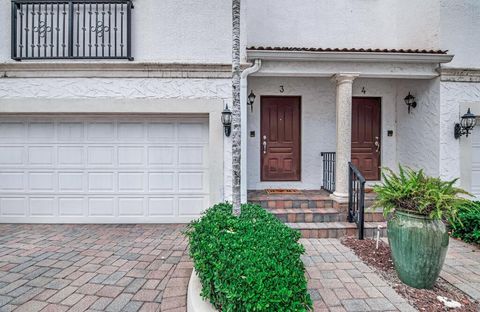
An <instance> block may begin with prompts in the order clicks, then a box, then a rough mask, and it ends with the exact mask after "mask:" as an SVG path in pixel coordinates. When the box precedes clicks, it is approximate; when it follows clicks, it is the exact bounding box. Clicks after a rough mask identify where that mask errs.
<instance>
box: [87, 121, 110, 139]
mask: <svg viewBox="0 0 480 312" xmlns="http://www.w3.org/2000/svg"><path fill="white" fill-rule="evenodd" d="M87 138H88V140H89V141H92V142H96V141H100V142H104V141H111V140H112V138H115V124H114V123H113V122H89V123H88V124H87Z"/></svg>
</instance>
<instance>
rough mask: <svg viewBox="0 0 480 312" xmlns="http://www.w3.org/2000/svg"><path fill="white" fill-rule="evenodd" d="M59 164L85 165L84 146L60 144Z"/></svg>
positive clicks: (58, 151) (58, 152)
mask: <svg viewBox="0 0 480 312" xmlns="http://www.w3.org/2000/svg"><path fill="white" fill-rule="evenodd" d="M57 155H58V156H57V165H58V166H83V165H84V148H83V146H59V147H58V150H57Z"/></svg>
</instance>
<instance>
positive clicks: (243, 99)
mask: <svg viewBox="0 0 480 312" xmlns="http://www.w3.org/2000/svg"><path fill="white" fill-rule="evenodd" d="M261 67H262V61H261V60H255V62H254V63H253V65H252V66H251V67H248V68H246V69H245V70H244V71H243V72H242V75H241V78H240V79H241V80H240V110H241V112H240V116H241V129H242V139H241V149H240V150H241V169H240V172H241V177H242V180H241V185H240V193H241V201H242V203H246V202H247V138H248V136H247V135H248V120H247V114H248V108H247V97H248V88H247V87H248V85H247V77H248V76H249V75H251V74H253V73H256V72H257V71H259V70H260V68H261Z"/></svg>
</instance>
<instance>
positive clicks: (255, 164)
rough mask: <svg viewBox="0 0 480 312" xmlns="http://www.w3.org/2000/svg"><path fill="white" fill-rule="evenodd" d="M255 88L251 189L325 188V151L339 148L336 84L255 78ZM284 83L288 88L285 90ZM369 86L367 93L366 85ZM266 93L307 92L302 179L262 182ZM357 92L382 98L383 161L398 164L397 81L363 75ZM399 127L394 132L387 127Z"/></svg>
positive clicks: (356, 84) (250, 118)
mask: <svg viewBox="0 0 480 312" xmlns="http://www.w3.org/2000/svg"><path fill="white" fill-rule="evenodd" d="M248 83H249V85H248V88H249V90H253V91H254V93H255V94H256V95H257V100H256V101H255V104H254V111H253V113H251V112H250V111H249V112H248V133H250V131H255V137H254V138H251V137H248V170H247V171H248V189H263V188H300V189H319V188H320V187H321V185H322V170H323V169H322V157H321V156H320V153H321V152H334V151H335V142H336V141H335V140H336V136H335V127H336V126H335V111H336V108H335V83H334V82H332V81H331V80H330V79H326V78H281V77H277V78H266V77H250V78H249V81H248ZM280 86H283V88H284V90H285V91H284V92H283V93H281V92H280ZM363 88H364V89H365V94H364V93H362V89H363ZM262 95H277V96H278V95H295V96H301V97H302V103H301V110H302V123H301V133H302V144H301V145H302V156H301V161H302V180H301V181H300V182H261V181H260V97H261V96H262ZM353 96H369V97H381V100H382V107H381V110H382V139H381V142H382V150H381V151H382V154H381V159H382V165H383V166H386V167H395V166H396V136H397V131H396V128H395V127H396V125H395V120H396V113H395V112H396V80H392V79H357V80H355V81H354V85H353ZM388 130H393V136H392V137H388V136H387V131H388Z"/></svg>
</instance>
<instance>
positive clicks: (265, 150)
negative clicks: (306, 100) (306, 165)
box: [260, 96, 301, 181]
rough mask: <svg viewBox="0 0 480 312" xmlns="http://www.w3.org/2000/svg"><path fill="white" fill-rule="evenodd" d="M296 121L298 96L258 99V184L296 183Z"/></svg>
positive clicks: (298, 177)
mask: <svg viewBox="0 0 480 312" xmlns="http://www.w3.org/2000/svg"><path fill="white" fill-rule="evenodd" d="M300 118H301V117H300V97H286V96H285V97H283V96H282V97H279V96H262V98H261V135H260V154H261V156H260V157H261V167H262V169H261V170H262V173H261V179H262V181H300V153H301V150H300Z"/></svg>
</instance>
